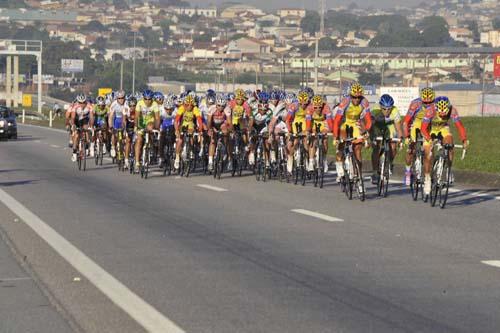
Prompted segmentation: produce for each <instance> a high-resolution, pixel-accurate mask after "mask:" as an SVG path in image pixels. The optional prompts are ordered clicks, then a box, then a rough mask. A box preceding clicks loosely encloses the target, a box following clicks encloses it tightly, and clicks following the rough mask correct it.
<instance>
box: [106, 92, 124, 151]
mask: <svg viewBox="0 0 500 333" xmlns="http://www.w3.org/2000/svg"><path fill="white" fill-rule="evenodd" d="M115 97H116V99H115V100H114V101H113V102H112V103H111V106H110V107H109V128H110V129H111V133H112V136H111V157H115V156H116V134H115V133H114V131H113V129H116V130H119V131H121V130H122V129H123V128H124V127H125V125H126V124H125V121H124V119H123V115H124V114H127V113H128V105H127V104H126V103H125V92H124V91H123V90H120V91H118V92H116V94H115Z"/></svg>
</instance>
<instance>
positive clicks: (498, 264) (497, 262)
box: [481, 260, 500, 268]
mask: <svg viewBox="0 0 500 333" xmlns="http://www.w3.org/2000/svg"><path fill="white" fill-rule="evenodd" d="M481 262H482V263H483V264H485V265H488V266H493V267H498V268H500V260H483V261H481Z"/></svg>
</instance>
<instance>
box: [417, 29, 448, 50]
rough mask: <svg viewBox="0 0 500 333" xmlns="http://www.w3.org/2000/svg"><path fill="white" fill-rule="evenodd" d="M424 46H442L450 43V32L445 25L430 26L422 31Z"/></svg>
mask: <svg viewBox="0 0 500 333" xmlns="http://www.w3.org/2000/svg"><path fill="white" fill-rule="evenodd" d="M422 39H423V40H424V44H425V46H442V45H447V44H449V43H450V41H451V39H452V38H451V36H450V32H449V31H448V28H447V26H445V25H430V26H428V27H427V28H425V29H424V31H422Z"/></svg>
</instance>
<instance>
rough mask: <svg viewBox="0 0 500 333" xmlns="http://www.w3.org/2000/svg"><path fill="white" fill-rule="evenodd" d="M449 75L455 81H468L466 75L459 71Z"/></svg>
mask: <svg viewBox="0 0 500 333" xmlns="http://www.w3.org/2000/svg"><path fill="white" fill-rule="evenodd" d="M448 77H449V78H450V80H453V81H455V82H467V81H468V80H467V79H466V78H465V77H463V75H462V74H461V73H458V72H453V73H450V75H448Z"/></svg>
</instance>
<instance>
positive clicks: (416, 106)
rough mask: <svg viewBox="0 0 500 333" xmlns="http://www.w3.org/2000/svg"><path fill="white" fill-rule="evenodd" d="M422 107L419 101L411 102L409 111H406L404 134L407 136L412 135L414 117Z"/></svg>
mask: <svg viewBox="0 0 500 333" xmlns="http://www.w3.org/2000/svg"><path fill="white" fill-rule="evenodd" d="M419 109H420V105H419V103H417V102H411V103H410V106H409V107H408V111H407V112H406V116H405V118H404V120H403V131H404V136H405V138H408V137H410V126H411V123H412V122H413V118H414V117H415V114H416V113H417V112H418V110H419Z"/></svg>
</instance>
